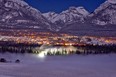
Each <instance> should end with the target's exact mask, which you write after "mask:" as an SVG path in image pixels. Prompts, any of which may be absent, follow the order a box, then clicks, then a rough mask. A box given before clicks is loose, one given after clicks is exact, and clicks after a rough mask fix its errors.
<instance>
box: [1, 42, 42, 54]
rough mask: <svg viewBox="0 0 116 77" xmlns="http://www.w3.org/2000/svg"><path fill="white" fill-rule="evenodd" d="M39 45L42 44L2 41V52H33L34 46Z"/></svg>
mask: <svg viewBox="0 0 116 77" xmlns="http://www.w3.org/2000/svg"><path fill="white" fill-rule="evenodd" d="M38 46H40V45H38V44H27V43H15V42H0V53H5V52H10V53H33V48H35V47H38Z"/></svg>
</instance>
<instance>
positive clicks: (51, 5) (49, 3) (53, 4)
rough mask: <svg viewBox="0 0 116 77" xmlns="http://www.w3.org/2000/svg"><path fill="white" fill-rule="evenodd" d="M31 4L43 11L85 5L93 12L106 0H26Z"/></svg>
mask: <svg viewBox="0 0 116 77" xmlns="http://www.w3.org/2000/svg"><path fill="white" fill-rule="evenodd" d="M25 1H26V2H27V3H28V4H29V5H31V6H33V7H34V8H37V9H38V10H40V11H41V12H49V11H55V12H57V13H60V12H62V11H63V10H66V9H68V8H69V7H70V6H76V7H78V6H83V7H84V8H85V9H86V10H88V11H89V12H93V11H94V10H95V9H96V8H97V7H98V6H99V5H100V4H101V3H103V2H105V0H25Z"/></svg>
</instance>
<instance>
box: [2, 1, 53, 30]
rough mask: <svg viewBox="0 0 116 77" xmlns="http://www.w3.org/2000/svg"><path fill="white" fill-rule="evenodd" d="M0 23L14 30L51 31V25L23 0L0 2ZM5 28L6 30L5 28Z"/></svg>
mask: <svg viewBox="0 0 116 77" xmlns="http://www.w3.org/2000/svg"><path fill="white" fill-rule="evenodd" d="M0 22H1V24H2V25H7V27H9V26H8V25H10V27H12V28H13V27H14V28H16V27H17V26H22V27H25V28H37V29H51V23H50V22H49V21H48V20H47V19H46V18H45V17H44V16H43V15H42V14H41V12H40V11H38V10H36V9H34V8H32V7H31V6H29V5H28V4H27V3H26V2H24V1H23V0H0ZM7 27H6V28H7Z"/></svg>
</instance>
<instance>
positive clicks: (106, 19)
mask: <svg viewBox="0 0 116 77" xmlns="http://www.w3.org/2000/svg"><path fill="white" fill-rule="evenodd" d="M19 29H20V30H25V29H27V30H33V31H37V32H41V31H46V32H48V31H50V32H58V33H62V32H63V33H70V34H74V35H90V36H116V35H115V34H116V0H106V1H105V2H104V3H103V4H101V5H100V6H99V7H98V8H97V9H95V11H94V12H92V13H89V12H88V11H87V10H86V9H85V8H84V7H82V6H80V7H74V6H72V7H69V9H67V10H65V11H62V12H61V13H55V12H48V13H41V12H40V11H39V10H37V9H35V8H33V7H31V6H30V5H28V4H27V3H26V2H25V1H24V0H0V32H2V31H13V30H19Z"/></svg>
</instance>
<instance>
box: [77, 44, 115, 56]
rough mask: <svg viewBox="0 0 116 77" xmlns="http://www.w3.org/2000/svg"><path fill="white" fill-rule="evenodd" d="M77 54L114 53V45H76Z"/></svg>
mask: <svg viewBox="0 0 116 77" xmlns="http://www.w3.org/2000/svg"><path fill="white" fill-rule="evenodd" d="M77 48H78V50H77V52H76V53H77V54H108V53H116V45H115V44H111V45H93V44H91V45H86V46H77Z"/></svg>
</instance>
